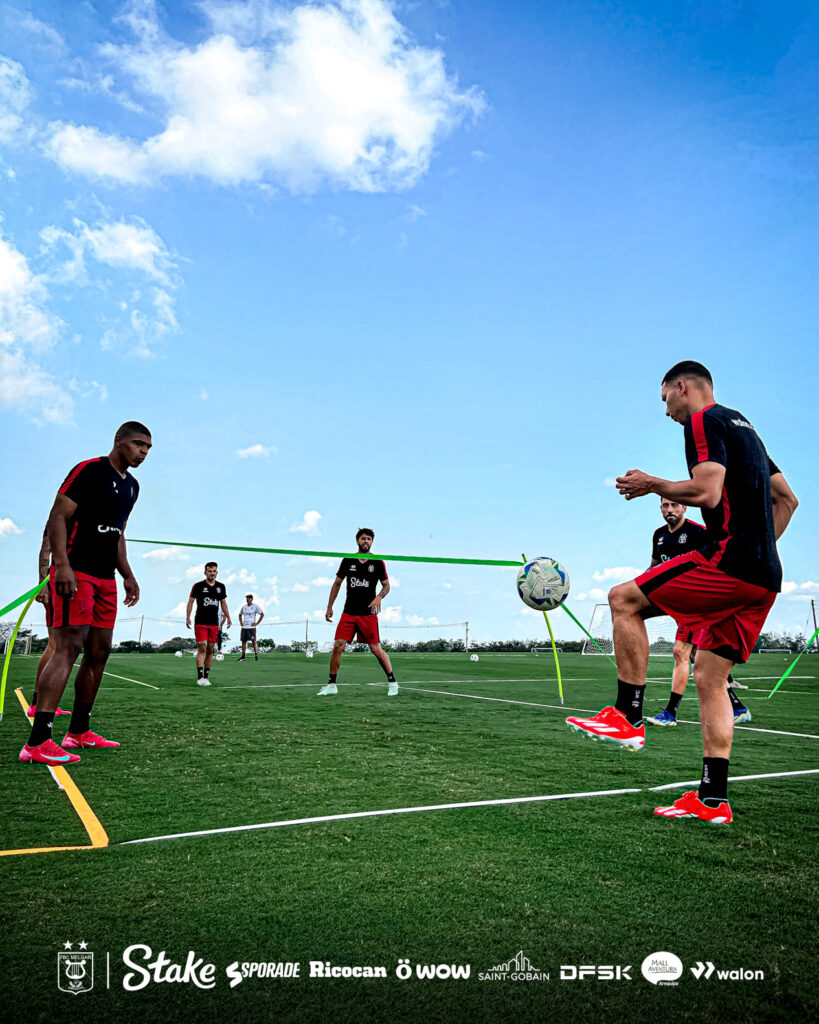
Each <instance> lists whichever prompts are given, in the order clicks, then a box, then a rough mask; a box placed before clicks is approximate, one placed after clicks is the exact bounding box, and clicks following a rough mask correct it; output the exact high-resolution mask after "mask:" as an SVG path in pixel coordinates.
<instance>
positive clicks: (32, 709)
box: [26, 704, 71, 718]
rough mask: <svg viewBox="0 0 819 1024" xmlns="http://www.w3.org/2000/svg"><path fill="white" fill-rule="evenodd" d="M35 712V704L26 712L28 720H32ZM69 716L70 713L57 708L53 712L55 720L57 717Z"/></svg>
mask: <svg viewBox="0 0 819 1024" xmlns="http://www.w3.org/2000/svg"><path fill="white" fill-rule="evenodd" d="M36 710H37V705H36V704H32V705H31V707H30V708H29V709H28V711H27V712H26V714H27V715H28V717H29V718H34V712H35V711H36ZM70 714H71V712H70V711H63V709H62V708H57V710H56V711H55V712H54V717H55V718H56V717H57V715H70Z"/></svg>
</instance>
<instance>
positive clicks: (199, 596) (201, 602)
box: [191, 580, 227, 626]
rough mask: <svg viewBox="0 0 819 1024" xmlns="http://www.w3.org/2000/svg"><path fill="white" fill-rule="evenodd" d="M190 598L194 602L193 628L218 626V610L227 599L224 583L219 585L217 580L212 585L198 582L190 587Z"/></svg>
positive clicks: (204, 581) (206, 582) (203, 581)
mask: <svg viewBox="0 0 819 1024" xmlns="http://www.w3.org/2000/svg"><path fill="white" fill-rule="evenodd" d="M191 597H192V598H193V599H194V601H196V613H195V615H194V618H193V624H194V625H195V626H218V625H219V608H220V607H221V604H222V601H224V600H225V599H226V598H227V589H226V588H225V585H224V583H220V582H219V580H216V581H215V582H214V583H208V581H207V580H200V581H199V582H198V583H194V585H193V586H192V587H191Z"/></svg>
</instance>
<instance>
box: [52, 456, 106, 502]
mask: <svg viewBox="0 0 819 1024" xmlns="http://www.w3.org/2000/svg"><path fill="white" fill-rule="evenodd" d="M99 461H100V460H99V457H97V458H96V459H86V460H85V462H81V463H80V464H79V465H78V466H75V467H74V469H72V470H71V472H70V473H69V474H68V476H67V477H66V478H65V480H63V483H62V486H61V487H60V489H59V491H57V494H65V493H66V491H67V490H68V488H69V487H70V486H71V485H72V484H73V483H74V481H75V480H76V479H77V477H78V476H79V475H80V473H82V471H83V470H84V469H85V467H86V466H90V465H91V463H92V462H99Z"/></svg>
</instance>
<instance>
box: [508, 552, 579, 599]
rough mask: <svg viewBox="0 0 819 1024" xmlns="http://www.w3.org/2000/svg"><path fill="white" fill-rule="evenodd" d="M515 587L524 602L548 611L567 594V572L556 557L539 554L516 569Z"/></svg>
mask: <svg viewBox="0 0 819 1024" xmlns="http://www.w3.org/2000/svg"><path fill="white" fill-rule="evenodd" d="M517 587H518V595H519V596H520V599H521V601H523V603H524V604H528V605H529V607H530V608H534V609H536V610H537V611H540V612H550V611H552V609H553V608H557V607H558V606H559V605H561V604H563V602H564V601H565V600H566V598H567V597H568V596H569V574H568V573H567V572H566V570H565V569H564V568H563V566H562V565H561V564H560V562H558V561H557V560H556V559H554V558H547V557H546V556H545V555H541V556H540V557H539V558H533V559H532V561H531V562H527V563H526V565H524V566H523V567H522V568H521V569H520V570H518V579H517Z"/></svg>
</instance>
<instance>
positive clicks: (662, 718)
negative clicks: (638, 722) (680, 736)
mask: <svg viewBox="0 0 819 1024" xmlns="http://www.w3.org/2000/svg"><path fill="white" fill-rule="evenodd" d="M645 721H646V722H649V723H650V724H651V725H676V724H677V716H676V715H672V714H671V712H670V711H669V710H668V708H663V710H662V711H660V713H659V714H656V715H654V716H653V717H651V718H646V719H645Z"/></svg>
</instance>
